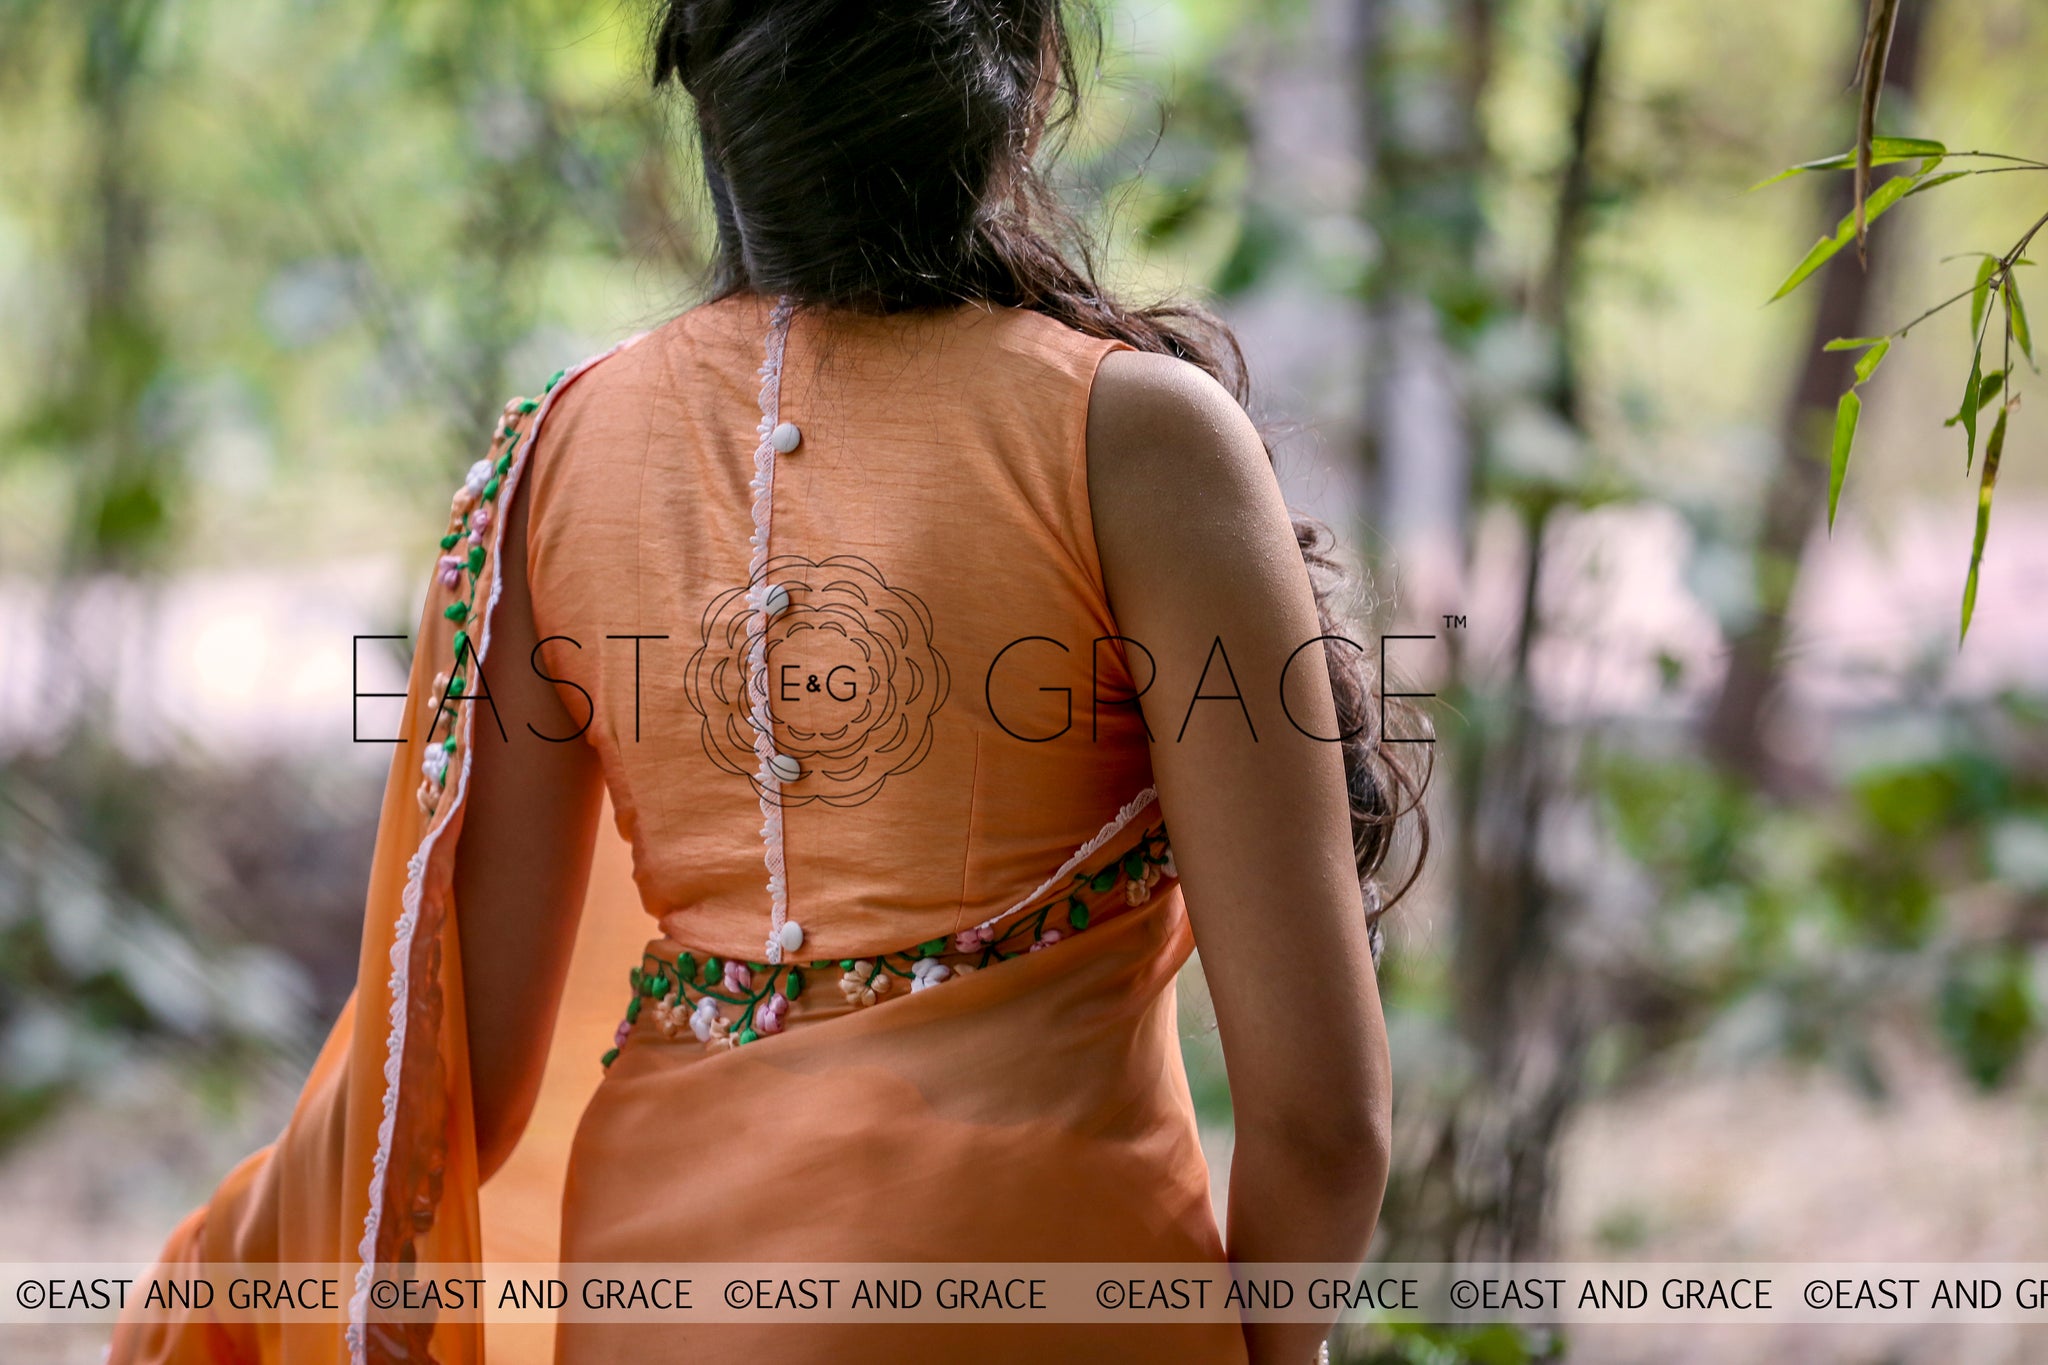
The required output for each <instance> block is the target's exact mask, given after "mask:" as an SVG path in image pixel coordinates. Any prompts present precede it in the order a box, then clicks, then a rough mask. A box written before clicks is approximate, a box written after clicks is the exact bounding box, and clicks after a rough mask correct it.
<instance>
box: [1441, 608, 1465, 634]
mask: <svg viewBox="0 0 2048 1365" xmlns="http://www.w3.org/2000/svg"><path fill="white" fill-rule="evenodd" d="M1464 628H1465V618H1464V617H1463V616H1453V615H1451V614H1450V613H1449V612H1445V613H1444V629H1445V630H1463V629H1464Z"/></svg>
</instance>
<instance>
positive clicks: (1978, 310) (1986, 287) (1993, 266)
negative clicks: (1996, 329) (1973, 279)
mask: <svg viewBox="0 0 2048 1365" xmlns="http://www.w3.org/2000/svg"><path fill="white" fill-rule="evenodd" d="M1997 273H1998V258H1997V257H1996V256H1986V257H1985V258H1984V263H1983V264H1982V265H1980V266H1978V267H1977V287H1976V288H1975V289H1973V290H1971V291H1970V339H1971V340H1972V341H1974V340H1976V338H1977V336H1978V334H1979V333H1981V332H1982V331H1983V330H1984V310H1985V309H1986V308H1987V307H1989V306H1990V304H1991V277H1992V276H1993V275H1996V274H1997Z"/></svg>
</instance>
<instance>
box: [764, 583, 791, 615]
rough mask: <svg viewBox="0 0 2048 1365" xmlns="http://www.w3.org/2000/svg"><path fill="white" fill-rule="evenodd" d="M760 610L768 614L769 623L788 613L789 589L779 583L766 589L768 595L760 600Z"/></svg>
mask: <svg viewBox="0 0 2048 1365" xmlns="http://www.w3.org/2000/svg"><path fill="white" fill-rule="evenodd" d="M761 610H763V611H765V612H767V613H768V619H769V620H771V621H772V620H774V619H775V618H776V617H778V616H780V615H782V613H784V612H786V611H788V610H789V589H788V588H785V587H783V586H782V585H781V584H780V583H777V584H776V585H775V586H774V587H772V588H770V589H768V595H767V596H766V597H764V598H762V599H761Z"/></svg>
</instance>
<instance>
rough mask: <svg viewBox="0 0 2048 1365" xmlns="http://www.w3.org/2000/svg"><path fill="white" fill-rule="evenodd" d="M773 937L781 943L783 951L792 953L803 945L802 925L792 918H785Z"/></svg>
mask: <svg viewBox="0 0 2048 1365" xmlns="http://www.w3.org/2000/svg"><path fill="white" fill-rule="evenodd" d="M775 939H776V941H777V942H778V943H780V944H781V945H782V951H783V952H785V953H793V952H795V951H796V950H797V949H799V948H801V947H803V946H804V927H803V926H802V925H801V924H798V923H797V922H796V921H795V920H793V919H786V920H784V921H783V922H782V928H781V930H780V931H779V932H778V933H777V934H776V935H775Z"/></svg>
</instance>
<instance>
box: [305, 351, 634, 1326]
mask: <svg viewBox="0 0 2048 1365" xmlns="http://www.w3.org/2000/svg"><path fill="white" fill-rule="evenodd" d="M645 335H646V333H644V332H643V333H640V334H639V335H638V336H631V337H628V338H626V340H624V341H622V342H620V343H619V344H618V345H616V346H614V347H612V348H611V349H610V350H608V351H606V352H604V353H603V354H601V355H595V356H592V357H590V358H589V359H588V360H585V361H583V362H582V363H581V364H578V365H576V366H574V367H573V368H571V369H569V370H567V371H565V372H564V373H563V375H562V377H561V378H560V379H559V380H557V381H556V382H555V384H554V386H553V387H552V388H551V389H549V390H548V392H547V394H546V396H544V397H543V398H542V399H541V403H540V406H539V407H538V408H536V409H535V410H534V414H533V422H532V424H531V425H530V426H529V427H528V428H527V429H526V433H525V435H524V436H523V437H522V438H521V439H520V441H519V443H518V446H517V448H516V449H515V450H514V451H513V455H512V467H511V468H510V469H509V470H507V471H506V474H505V480H504V483H503V484H502V485H501V486H500V490H499V492H500V496H499V501H498V506H499V507H500V508H501V509H503V508H508V507H510V506H511V505H512V497H513V495H514V493H515V492H516V491H517V489H518V487H519V476H520V474H521V473H522V472H524V470H525V468H526V463H527V457H528V456H529V455H530V454H531V453H532V451H533V445H534V442H535V441H537V440H538V439H540V428H541V423H542V421H543V420H545V419H546V417H547V415H548V410H549V409H550V408H552V407H553V406H554V403H555V399H557V398H559V397H560V396H561V394H562V391H563V390H564V389H566V388H568V387H569V383H570V381H571V380H573V379H575V378H576V376H578V375H580V374H582V373H583V372H584V371H585V370H587V369H589V368H590V367H591V366H593V365H595V364H597V363H598V362H599V361H601V360H605V359H607V358H609V357H611V356H613V355H616V354H618V353H619V352H620V351H623V350H625V349H626V348H627V347H628V346H631V345H632V344H633V343H634V342H636V341H638V340H640V337H641V336H645ZM502 525H503V523H502V522H501V523H500V527H501V529H500V530H499V533H498V535H499V538H498V541H497V544H498V546H499V547H500V548H501V549H502V547H503V545H504V543H505V541H504V531H503V530H502ZM490 565H491V592H490V596H489V597H488V598H487V599H486V600H485V605H484V615H483V624H482V629H481V630H480V631H479V632H478V634H477V640H476V654H475V659H476V665H477V668H478V669H479V670H481V669H482V667H483V663H484V656H485V655H486V654H487V653H489V651H490V647H491V620H492V617H493V616H494V615H495V614H496V611H497V606H498V595H499V593H500V592H501V591H502V590H503V588H504V573H503V556H502V553H496V552H494V553H493V554H492V555H491V559H490ZM429 591H430V592H431V591H432V589H431V588H430V589H429ZM474 710H475V709H474V708H471V710H470V712H469V713H468V714H465V715H463V716H462V717H461V718H460V719H459V720H458V721H457V724H458V725H459V726H461V729H462V735H463V740H464V742H463V743H462V744H461V745H460V746H459V747H460V749H461V751H462V767H461V769H460V770H459V771H458V772H457V774H456V776H455V781H454V782H453V783H452V784H451V790H450V791H449V792H448V799H447V800H446V801H444V802H442V803H441V805H440V807H439V808H438V809H437V810H436V811H435V813H434V815H433V816H431V817H429V821H428V826H427V832H426V834H425V835H424V836H423V837H422V838H421V840H420V846H419V848H418V849H417V850H416V851H415V852H414V853H413V855H412V857H411V859H410V860H408V861H407V863H406V865H405V869H406V870H405V891H404V894H403V896H402V897H401V899H400V901H399V904H400V906H401V907H402V908H401V910H400V912H399V916H398V925H397V928H396V930H395V933H394V936H393V939H392V943H391V985H390V989H391V1028H390V1032H389V1034H388V1035H387V1036H386V1038H385V1041H384V1112H383V1117H382V1118H380V1119H379V1120H378V1123H377V1152H376V1155H375V1156H374V1157H373V1158H372V1159H371V1164H370V1207H369V1211H368V1212H367V1213H365V1214H364V1216H363V1237H362V1241H361V1242H359V1243H358V1244H357V1248H356V1251H357V1256H358V1258H359V1261H360V1264H358V1265H357V1267H356V1282H355V1292H354V1293H353V1294H352V1295H350V1296H349V1303H348V1327H347V1330H346V1334H345V1335H346V1340H347V1343H348V1352H349V1359H350V1361H351V1362H353V1365H364V1362H365V1360H366V1351H367V1349H368V1348H367V1343H366V1333H365V1330H364V1328H365V1324H366V1323H367V1322H368V1318H369V1312H368V1310H369V1299H370V1280H371V1276H372V1274H373V1273H374V1268H375V1262H376V1256H377V1233H378V1231H379V1230H380V1228H381V1225H382V1223H383V1217H384V1211H383V1210H384V1183H385V1178H386V1176H387V1174H388V1173H389V1171H390V1168H391V1142H392V1136H393V1134H394V1133H395V1131H396V1129H397V1124H398V1078H399V1073H400V1071H401V1070H402V1066H403V1062H404V1059H405V1024H406V1014H407V1008H406V1007H407V1005H408V1003H409V997H410V995H411V990H412V941H413V933H414V931H415V930H416V929H417V928H418V927H419V918H420V901H421V899H422V897H423V896H424V894H425V888H426V873H427V864H428V862H429V861H430V860H431V859H432V857H433V851H434V846H435V845H436V844H437V843H438V842H440V838H441V832H442V831H443V830H444V829H446V828H447V827H448V822H449V820H450V819H452V818H453V817H454V814H455V812H456V811H457V810H459V809H461V807H462V801H463V797H464V795H465V794H466V793H467V791H468V789H469V761H470V757H471V755H472V753H473V752H474V746H472V745H471V744H469V743H468V742H467V741H468V737H469V735H470V732H471V731H472V730H474V728H475V725H474V721H475V714H474Z"/></svg>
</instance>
